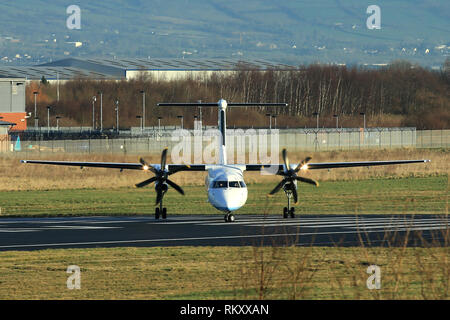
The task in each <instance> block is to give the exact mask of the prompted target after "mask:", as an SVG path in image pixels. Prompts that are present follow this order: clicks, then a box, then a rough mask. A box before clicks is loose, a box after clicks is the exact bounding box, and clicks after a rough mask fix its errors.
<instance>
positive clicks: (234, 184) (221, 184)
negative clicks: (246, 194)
mask: <svg viewBox="0 0 450 320" xmlns="http://www.w3.org/2000/svg"><path fill="white" fill-rule="evenodd" d="M212 187H213V188H215V189H218V188H245V183H244V181H214V182H213V185H212Z"/></svg>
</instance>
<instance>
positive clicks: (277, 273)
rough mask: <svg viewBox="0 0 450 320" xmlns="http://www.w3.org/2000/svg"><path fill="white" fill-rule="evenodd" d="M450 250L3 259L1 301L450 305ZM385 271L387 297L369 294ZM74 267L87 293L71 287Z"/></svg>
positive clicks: (218, 250) (189, 250)
mask: <svg viewBox="0 0 450 320" xmlns="http://www.w3.org/2000/svg"><path fill="white" fill-rule="evenodd" d="M448 258H449V251H448V248H428V249H425V248H406V247H404V248H370V249H368V248H361V247H359V248H323V247H307V248H299V247H294V246H288V247H258V246H256V247H172V248H113V249H66V250H60V249H58V250H44V251H31V252H0V259H1V261H2V263H1V265H0V299H448V298H449V277H450V274H449V272H450V271H449V270H450V267H449V264H448ZM372 264H374V265H377V266H379V267H380V268H381V289H380V290H369V289H368V288H367V286H366V281H367V278H368V277H369V274H367V267H368V266H369V265H372ZM69 265H78V266H79V267H80V268H81V289H80V290H69V289H67V287H66V281H67V278H68V276H69V275H68V274H67V273H66V270H67V267H68V266H69Z"/></svg>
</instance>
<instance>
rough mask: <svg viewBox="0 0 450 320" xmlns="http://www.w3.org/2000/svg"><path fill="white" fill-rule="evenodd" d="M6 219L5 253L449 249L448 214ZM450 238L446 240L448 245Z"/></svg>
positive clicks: (1, 225)
mask: <svg viewBox="0 0 450 320" xmlns="http://www.w3.org/2000/svg"><path fill="white" fill-rule="evenodd" d="M235 217H236V221H235V222H231V223H230V222H225V221H224V220H223V215H177V216H175V215H174V216H170V215H169V217H168V218H167V219H166V220H155V219H154V217H150V216H131V217H130V216H126V217H70V218H1V219H0V250H1V251H5V250H38V249H58V248H98V247H155V246H245V245H251V246H253V245H256V246H260V245H265V246H271V245H272V246H273V245H276V246H282V245H297V246H311V245H313V246H361V245H362V244H364V246H403V245H404V244H405V241H407V242H406V243H407V244H408V245H410V246H428V245H439V246H442V245H448V235H449V232H450V230H449V221H448V217H446V216H444V215H442V216H441V215H420V216H411V215H401V216H400V215H363V216H355V215H297V217H296V218H289V219H283V218H282V217H281V216H276V215H269V216H261V215H235ZM445 238H447V241H445Z"/></svg>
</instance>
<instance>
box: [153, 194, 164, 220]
mask: <svg viewBox="0 0 450 320" xmlns="http://www.w3.org/2000/svg"><path fill="white" fill-rule="evenodd" d="M160 216H161V218H162V219H164V220H165V219H167V208H165V207H163V202H162V199H161V202H160V203H159V207H156V208H155V219H156V220H158V219H159V217H160Z"/></svg>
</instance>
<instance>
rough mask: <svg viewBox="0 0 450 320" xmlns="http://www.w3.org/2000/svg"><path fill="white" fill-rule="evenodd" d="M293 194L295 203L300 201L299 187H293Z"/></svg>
mask: <svg viewBox="0 0 450 320" xmlns="http://www.w3.org/2000/svg"><path fill="white" fill-rule="evenodd" d="M292 196H293V197H294V203H297V202H298V194H297V188H296V187H294V188H292Z"/></svg>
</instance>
